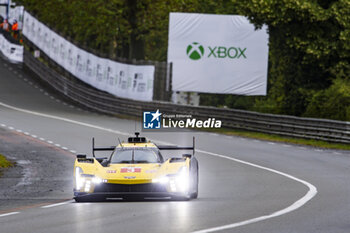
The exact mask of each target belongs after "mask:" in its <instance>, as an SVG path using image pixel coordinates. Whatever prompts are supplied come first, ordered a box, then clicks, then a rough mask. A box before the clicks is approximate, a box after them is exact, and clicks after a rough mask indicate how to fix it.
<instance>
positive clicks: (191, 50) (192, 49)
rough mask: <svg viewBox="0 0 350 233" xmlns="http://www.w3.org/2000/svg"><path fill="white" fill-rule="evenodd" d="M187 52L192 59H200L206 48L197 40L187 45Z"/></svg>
mask: <svg viewBox="0 0 350 233" xmlns="http://www.w3.org/2000/svg"><path fill="white" fill-rule="evenodd" d="M186 53H187V56H188V57H189V58H190V59H192V60H198V59H200V58H201V57H202V56H203V55H204V48H203V46H202V45H200V44H198V43H197V42H193V43H192V44H190V45H188V46H187V50H186Z"/></svg>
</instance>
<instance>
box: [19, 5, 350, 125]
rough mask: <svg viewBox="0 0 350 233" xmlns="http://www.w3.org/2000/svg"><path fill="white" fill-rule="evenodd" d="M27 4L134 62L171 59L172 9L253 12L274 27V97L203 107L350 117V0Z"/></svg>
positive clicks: (209, 99) (85, 40)
mask: <svg viewBox="0 0 350 233" xmlns="http://www.w3.org/2000/svg"><path fill="white" fill-rule="evenodd" d="M17 2H18V1H17ZM21 2H22V3H23V4H24V5H25V7H26V8H27V9H28V10H30V11H31V12H33V13H34V14H35V15H36V16H37V17H38V18H39V19H40V20H42V21H44V22H46V23H47V24H48V25H50V26H51V27H53V28H55V29H56V30H58V31H60V32H61V33H63V34H64V35H66V36H69V37H71V38H72V39H74V40H76V41H78V42H79V43H82V44H84V45H86V46H89V47H91V48H94V49H97V50H99V51H101V52H103V53H108V54H109V55H110V56H119V57H125V58H129V59H131V58H136V59H150V60H166V54H167V36H168V21H169V12H201V13H215V14H216V13H217V14H240V15H246V16H248V17H249V19H250V20H251V22H252V23H254V24H255V25H256V27H257V28H259V27H261V26H262V25H263V24H266V25H268V27H269V35H270V42H269V51H270V54H269V73H268V78H269V83H268V95H267V96H266V97H244V96H233V95H209V94H202V95H201V102H202V104H204V105H215V106H224V105H226V106H228V107H232V108H241V109H248V110H257V111H263V112H271V113H280V114H292V115H297V116H311V117H325V118H331V119H341V120H350V100H349V95H350V94H349V90H350V83H349V78H350V1H349V0H231V1H228V0H226V1H225V0H218V1H211V0H187V1H183V0H108V1H105V0H91V1H76V0H47V1H41V0H22V1H21Z"/></svg>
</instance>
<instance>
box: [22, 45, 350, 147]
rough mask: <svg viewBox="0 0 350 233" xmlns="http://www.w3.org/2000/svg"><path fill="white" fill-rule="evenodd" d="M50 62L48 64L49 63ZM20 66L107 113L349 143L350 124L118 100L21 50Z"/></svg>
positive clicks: (85, 104)
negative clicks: (172, 116) (181, 117)
mask: <svg viewBox="0 0 350 233" xmlns="http://www.w3.org/2000/svg"><path fill="white" fill-rule="evenodd" d="M49 62H50V61H49ZM24 64H25V66H26V67H28V68H29V69H30V70H32V71H33V72H34V73H36V74H37V75H38V76H39V77H40V78H41V79H42V80H43V81H45V82H46V83H47V84H49V85H50V86H51V87H53V88H54V89H56V90H57V91H58V92H59V93H62V94H63V95H64V96H66V97H68V98H69V99H71V100H72V101H74V102H76V103H79V104H81V105H83V106H85V107H88V108H90V109H93V110H95V111H99V112H102V113H107V114H124V115H129V116H135V117H140V116H142V111H143V110H144V109H149V110H152V109H154V110H156V109H160V110H162V111H165V112H176V113H179V114H191V115H192V116H193V117H195V118H197V119H207V118H208V117H209V116H210V117H213V118H216V119H218V120H221V121H222V125H223V126H224V127H227V128H233V129H243V130H252V131H258V132H264V133H273V134H279V135H284V136H291V137H298V138H306V139H316V140H324V141H329V142H338V143H350V122H342V121H334V120H325V119H315V118H301V117H293V116H284V115H274V114H264V113H257V112H250V111H244V110H235V109H227V108H215V107H204V106H199V107H196V106H186V105H178V104H172V103H169V102H161V101H153V102H143V101H135V100H129V99H122V98H118V97H115V96H112V95H110V94H109V93H106V92H103V91H99V90H97V89H94V88H92V87H90V86H88V85H86V84H84V83H81V82H80V81H79V80H74V79H69V78H66V77H64V76H63V75H62V74H60V73H59V72H56V71H54V70H53V69H51V68H50V67H48V66H47V65H46V64H44V63H43V62H41V61H39V60H38V59H36V58H34V57H33V55H32V54H31V52H29V51H25V53H24Z"/></svg>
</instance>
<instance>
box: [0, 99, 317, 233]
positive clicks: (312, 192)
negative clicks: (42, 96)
mask: <svg viewBox="0 0 350 233" xmlns="http://www.w3.org/2000/svg"><path fill="white" fill-rule="evenodd" d="M0 105H1V106H4V107H7V108H10V109H13V110H17V111H20V112H24V113H29V114H32V115H36V116H41V117H46V118H51V119H56V120H61V121H65V122H69V123H73V124H77V125H82V126H86V127H90V128H94V129H99V130H103V131H106V132H111V133H116V134H121V135H126V136H130V135H131V134H129V133H125V132H121V131H118V130H112V129H108V128H104V127H101V126H97V125H92V124H88V123H84V122H80V121H75V120H71V119H68V118H63V117H58V116H53V115H49V114H44V113H39V112H34V111H30V110H26V109H21V108H17V107H13V106H10V105H7V104H4V103H2V102H0ZM197 151H198V152H201V153H206V154H208V155H212V156H215V157H219V158H224V159H228V160H231V161H235V162H238V163H242V164H246V165H249V166H252V167H256V168H259V169H262V170H266V171H269V172H272V173H275V174H278V175H281V176H284V177H287V178H289V179H292V180H294V181H297V182H299V183H301V184H303V185H305V186H306V187H308V189H309V191H308V192H307V193H306V194H305V195H304V196H303V197H302V198H300V199H299V200H297V201H296V202H294V203H293V204H292V205H290V206H288V207H286V208H284V209H282V210H279V211H276V212H273V213H271V214H269V215H264V216H260V217H257V218H253V219H247V220H245V221H241V222H236V223H232V224H228V225H223V226H218V227H213V228H208V229H203V230H200V231H196V233H199V232H201V233H202V232H213V231H220V230H225V229H231V228H235V227H239V226H243V225H247V224H250V223H255V222H260V221H263V220H266V219H270V218H274V217H277V216H281V215H283V214H287V213H289V212H292V211H294V210H296V209H298V208H300V207H302V206H303V205H305V204H306V203H307V202H308V201H310V200H311V199H312V198H313V197H314V196H315V195H316V194H317V188H316V187H315V186H314V185H312V184H310V183H309V182H307V181H305V180H302V179H299V178H296V177H294V176H292V175H289V174H287V173H284V172H280V171H277V170H274V169H271V168H268V167H264V166H260V165H257V164H254V163H250V162H246V161H243V160H240V159H235V158H232V157H229V156H226V155H220V154H216V153H212V152H208V151H204V150H199V149H197Z"/></svg>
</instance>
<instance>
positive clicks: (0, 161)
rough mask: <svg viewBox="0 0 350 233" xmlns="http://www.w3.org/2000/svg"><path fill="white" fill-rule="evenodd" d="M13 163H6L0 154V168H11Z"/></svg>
mask: <svg viewBox="0 0 350 233" xmlns="http://www.w3.org/2000/svg"><path fill="white" fill-rule="evenodd" d="M12 166H13V163H11V162H10V161H8V160H7V159H6V158H5V156H3V155H1V154H0V168H7V167H12Z"/></svg>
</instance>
